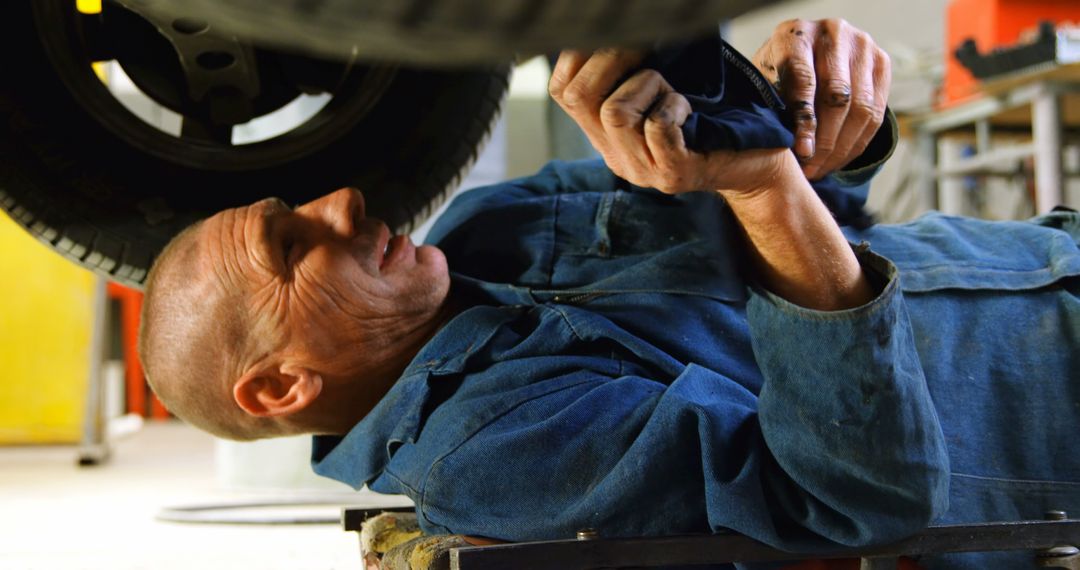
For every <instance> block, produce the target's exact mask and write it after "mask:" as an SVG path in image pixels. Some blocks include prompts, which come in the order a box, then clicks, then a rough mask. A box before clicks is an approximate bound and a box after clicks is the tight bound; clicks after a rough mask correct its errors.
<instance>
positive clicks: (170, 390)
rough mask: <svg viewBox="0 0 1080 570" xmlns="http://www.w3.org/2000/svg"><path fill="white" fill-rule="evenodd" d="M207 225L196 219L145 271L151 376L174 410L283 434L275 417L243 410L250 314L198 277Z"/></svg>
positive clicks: (230, 434)
mask: <svg viewBox="0 0 1080 570" xmlns="http://www.w3.org/2000/svg"><path fill="white" fill-rule="evenodd" d="M201 228H202V223H201V222H200V223H196V224H194V225H192V226H190V227H188V228H187V229H185V230H184V231H183V232H181V233H180V234H179V235H177V236H176V237H175V238H174V239H173V240H172V241H171V242H169V244H168V246H166V247H165V249H164V250H163V251H162V252H161V254H160V255H159V256H158V258H157V259H156V260H155V261H154V265H153V267H152V268H151V270H150V273H149V275H148V277H147V280H146V295H145V297H144V300H143V313H142V320H141V326H140V330H139V356H140V358H141V360H142V363H143V367H144V368H145V370H146V375H147V381H148V382H149V383H150V386H151V387H152V388H153V390H154V392H155V393H156V394H157V395H158V397H159V398H161V400H162V402H163V403H164V404H165V406H166V407H167V408H169V410H170V411H171V412H172V413H173V414H175V415H176V416H177V417H179V418H181V419H183V420H185V421H186V422H188V423H190V424H192V425H194V426H195V427H198V428H200V429H203V430H205V431H208V432H210V433H212V434H214V435H216V436H218V437H224V438H226V439H235V440H251V439H258V438H262V437H269V436H272V435H278V434H276V433H275V431H276V430H275V429H274V426H273V423H272V422H270V421H267V419H266V418H255V417H251V416H249V415H248V414H245V413H244V412H243V411H242V410H241V409H240V408H239V407H238V406H237V405H236V403H235V402H234V400H233V397H232V381H233V380H234V379H235V374H234V370H235V368H236V359H237V355H238V354H240V353H241V352H242V348H243V345H244V343H246V342H247V335H246V334H245V330H246V328H247V327H246V326H245V321H246V320H247V318H246V315H245V314H244V313H243V309H242V307H241V304H239V303H236V302H235V299H230V298H229V297H228V295H226V294H225V293H224V291H222V290H220V289H219V288H215V287H213V286H212V282H211V281H210V280H207V279H200V278H199V271H200V267H199V265H198V259H199V253H200V252H199V248H200V244H199V240H198V239H197V236H198V235H199V231H200V229H201Z"/></svg>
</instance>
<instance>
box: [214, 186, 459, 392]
mask: <svg viewBox="0 0 1080 570" xmlns="http://www.w3.org/2000/svg"><path fill="white" fill-rule="evenodd" d="M197 239H198V242H199V248H200V249H199V251H200V253H199V263H198V266H199V269H198V274H199V275H201V276H205V277H206V278H208V279H210V280H212V281H213V283H214V285H216V287H215V288H217V289H219V290H220V291H221V292H222V293H223V294H224V298H226V299H230V298H232V299H239V301H237V302H239V303H241V304H242V305H243V306H242V307H241V308H242V309H244V310H245V311H246V312H247V314H249V315H252V322H251V331H250V333H251V334H256V335H263V336H264V337H266V338H268V340H269V339H272V340H270V342H271V346H269V347H267V348H268V349H269V350H271V351H273V352H291V353H293V355H297V353H299V355H300V356H303V357H305V358H307V359H310V360H311V361H312V362H314V363H316V364H318V365H320V366H323V365H325V366H326V367H327V370H324V371H323V372H326V373H333V374H342V375H345V374H355V373H360V372H362V371H363V368H364V366H365V365H369V364H371V359H373V358H376V357H380V356H382V355H383V352H385V351H390V350H392V349H393V347H392V346H381V345H380V343H381V342H386V343H388V342H389V341H388V340H386V339H391V338H393V337H394V333H396V332H398V331H401V330H406V331H407V330H409V329H410V328H414V327H420V326H422V325H423V324H424V323H425V322H426V321H427V320H429V319H431V318H432V316H433V315H434V314H435V313H436V312H437V311H438V309H439V307H440V305H441V303H442V302H443V300H444V299H445V297H446V294H447V291H448V289H449V275H448V271H447V267H446V258H445V257H444V256H443V254H442V252H441V251H439V250H438V249H437V248H435V247H432V246H419V247H417V246H415V245H414V244H413V243H412V241H411V240H410V239H409V237H408V236H407V235H399V236H393V235H391V233H390V230H389V229H388V228H387V226H386V224H384V223H383V222H381V221H379V220H376V219H374V218H367V217H365V212H364V199H363V197H362V196H361V194H360V193H359V192H358V191H356V190H353V189H341V190H338V191H336V192H333V193H331V194H328V195H326V196H323V197H322V198H319V199H318V200H314V201H312V202H308V203H307V204H304V205H302V206H299V207H297V208H296V209H290V208H289V207H287V206H286V205H285V204H284V203H282V202H281V201H280V200H277V199H267V200H263V201H260V202H257V203H255V204H253V205H251V206H247V207H242V208H235V209H232V210H226V211H224V212H221V213H219V214H217V215H216V216H214V217H212V218H210V219H208V220H207V221H206V222H205V223H204V224H203V227H202V229H201V230H200V232H199V235H198V238H197ZM251 358H256V359H257V358H259V356H258V355H249V358H248V360H249V364H250V360H251ZM237 372H241V373H242V371H239V370H238V371H237Z"/></svg>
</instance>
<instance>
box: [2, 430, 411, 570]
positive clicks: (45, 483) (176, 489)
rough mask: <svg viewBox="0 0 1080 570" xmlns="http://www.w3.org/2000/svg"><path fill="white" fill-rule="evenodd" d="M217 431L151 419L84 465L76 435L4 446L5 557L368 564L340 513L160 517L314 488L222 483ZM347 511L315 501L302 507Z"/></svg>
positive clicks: (7, 563) (159, 563) (15, 562)
mask: <svg viewBox="0 0 1080 570" xmlns="http://www.w3.org/2000/svg"><path fill="white" fill-rule="evenodd" d="M213 441H214V440H213V439H212V438H211V437H210V436H208V435H205V434H203V433H201V432H198V431H196V430H195V429H193V428H190V427H188V426H185V425H182V424H180V423H179V422H167V423H154V424H148V425H146V426H144V427H143V429H142V430H140V431H139V432H137V433H135V434H132V435H130V436H128V437H127V438H126V439H124V440H122V441H119V442H116V443H115V444H114V445H113V454H112V457H111V459H110V461H109V462H107V463H106V464H104V465H100V466H96V467H89V468H87V467H83V468H80V467H77V466H76V464H75V463H76V457H77V455H76V449H75V448H74V447H66V446H55V447H6V448H5V447H0V568H2V569H18V570H30V569H52V568H58V569H59V568H64V569H79V568H86V569H98V568H101V569H117V570H121V569H143V568H146V569H155V570H157V569H172V568H176V569H180V568H183V569H191V568H199V569H213V568H230V569H237V568H260V569H274V568H281V569H290V570H293V569H298V568H312V569H331V568H332V569H360V568H361V567H362V566H361V564H360V555H359V548H358V542H357V537H356V535H355V534H354V533H348V532H345V531H343V530H341V529H340V527H339V526H337V525H304V526H296V525H290V526H251V525H245V526H238V525H220V524H214V525H205V524H201V525H195V524H182V523H169V522H160V521H156V520H155V519H154V517H155V515H156V514H157V512H158V511H159V510H160V509H161V508H162V507H170V506H177V505H193V504H214V503H230V502H237V501H247V500H264V499H271V500H272V499H288V498H307V497H313V496H314V495H313V494H312V492H310V491H308V492H303V493H301V492H296V491H277V492H267V491H261V492H258V493H253V492H238V491H229V490H224V489H222V488H221V487H220V486H219V485H218V484H217V483H216V480H215V475H214V443H213ZM318 496H319V497H327V496H328V495H327V494H326V493H319V494H318ZM329 496H330V497H331V498H334V499H340V500H341V501H342V502H362V503H364V504H371V505H384V504H388V503H393V502H395V500H394V499H392V498H391V499H389V500H387V498H385V497H382V496H379V495H375V494H373V493H366V492H365V493H362V494H356V493H352V492H349V493H348V494H341V493H336V492H335V493H333V494H331V495H329ZM380 501H382V502H380ZM397 502H400V500H398V501H397ZM338 511H339V509H338V508H336V507H326V508H320V509H310V508H309V509H305V510H304V511H303V514H321V515H327V516H333V515H335V514H336V513H337V512H338ZM293 514H295V512H293Z"/></svg>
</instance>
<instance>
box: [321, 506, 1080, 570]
mask: <svg viewBox="0 0 1080 570" xmlns="http://www.w3.org/2000/svg"><path fill="white" fill-rule="evenodd" d="M412 510H413V509H412V508H411V507H410V508H403V509H381V510H380V509H345V510H344V512H343V513H342V522H343V526H344V527H345V530H351V531H357V532H359V531H360V523H361V522H363V521H364V520H366V519H367V518H369V517H371V516H374V515H377V514H379V513H380V512H412ZM1047 516H1048V518H1050V519H1054V518H1058V517H1061V518H1060V520H1045V521H1019V522H1000V523H985V524H972V525H946V526H932V527H929V528H927V529H926V530H924V531H923V532H920V533H919V534H916V535H915V536H912V537H909V538H906V539H904V540H901V541H898V542H894V543H891V544H886V545H881V546H870V547H864V548H836V549H832V550H821V551H818V552H785V551H782V550H777V549H775V548H772V547H770V546H766V545H765V544H762V543H760V542H758V541H756V540H753V539H750V538H748V537H746V536H742V535H738V534H714V535H694V536H669V537H647V538H592V537H594V536H595V534H592V533H578V534H579V537H580V538H579V539H577V540H573V539H571V540H551V541H539V542H521V543H511V544H498V545H492V546H469V547H459V548H453V549H451V550H450V568H451V570H494V569H504V568H514V569H515V570H589V569H599V568H623V567H633V568H655V567H661V566H674V565H701V564H729V563H736V562H740V563H746V562H797V561H801V560H828V559H841V558H844V559H851V558H859V559H860V561H861V562H860V569H861V570H886V569H888V570H894V569H896V568H897V567H898V564H899V558H900V557H901V556H918V555H923V554H944V553H954V552H990V551H1002V550H1032V551H1034V552H1033V565H1034V564H1036V562H1035V561H1037V565H1038V566H1041V567H1056V568H1072V569H1075V570H1080V550H1077V549H1076V548H1074V547H1072V546H1064V545H1074V544H1080V520H1070V519H1066V518H1064V517H1065V513H1063V512H1060V511H1052V512H1050V513H1047Z"/></svg>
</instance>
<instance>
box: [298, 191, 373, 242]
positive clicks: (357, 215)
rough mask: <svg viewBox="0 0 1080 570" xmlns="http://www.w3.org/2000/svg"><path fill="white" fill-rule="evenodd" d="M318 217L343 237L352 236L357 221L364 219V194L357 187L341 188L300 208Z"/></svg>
mask: <svg viewBox="0 0 1080 570" xmlns="http://www.w3.org/2000/svg"><path fill="white" fill-rule="evenodd" d="M298 210H299V211H300V212H301V213H302V214H305V215H309V216H312V217H315V218H317V219H318V220H319V221H320V222H322V223H324V224H326V225H327V226H328V227H329V228H330V229H331V230H332V231H333V232H334V233H335V234H337V235H339V236H341V237H346V238H349V237H352V236H353V234H354V233H355V231H356V223H357V222H358V221H360V220H362V219H364V214H365V210H364V196H363V194H361V193H360V191H359V190H357V189H356V188H341V189H339V190H335V191H333V192H331V193H329V194H327V195H326V196H323V197H322V198H319V199H318V200H315V201H313V202H308V203H307V204H304V205H303V206H301V207H300V208H299V209H298Z"/></svg>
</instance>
